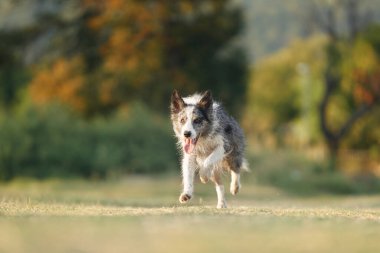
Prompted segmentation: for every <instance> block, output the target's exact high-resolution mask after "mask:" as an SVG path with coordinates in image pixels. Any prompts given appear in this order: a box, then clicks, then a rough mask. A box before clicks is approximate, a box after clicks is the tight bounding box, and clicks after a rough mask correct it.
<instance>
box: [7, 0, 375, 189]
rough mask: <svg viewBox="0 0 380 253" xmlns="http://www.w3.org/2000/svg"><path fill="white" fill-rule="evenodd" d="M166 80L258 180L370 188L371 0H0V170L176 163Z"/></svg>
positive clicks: (21, 172)
mask: <svg viewBox="0 0 380 253" xmlns="http://www.w3.org/2000/svg"><path fill="white" fill-rule="evenodd" d="M173 89H178V90H179V91H180V92H181V93H182V94H183V95H189V94H191V93H194V92H196V91H203V90H206V89H210V90H212V92H213V96H214V97H215V98H216V99H217V100H219V101H222V102H223V104H224V106H225V107H226V108H227V110H228V111H229V112H230V113H231V114H232V115H234V116H235V117H236V118H237V119H238V120H239V121H240V122H241V124H242V126H243V128H244V130H245V132H246V135H247V142H248V151H247V155H248V157H249V160H250V161H251V170H252V174H253V175H254V177H255V180H256V181H257V182H259V183H264V184H272V185H275V186H276V187H280V188H283V189H285V190H289V191H294V192H300V190H301V192H308V191H310V192H313V191H329V192H337V193H362V192H379V191H380V127H379V126H380V106H379V105H380V0H362V1H355V0H320V1H317V0H315V1H314V0H307V1H305V0H287V1H283V0H231V1H227V0H202V1H201V0H178V1H170V0H139V1H137V0H107V1H106V0H103V1H101V0H66V1H63V0H2V1H1V2H0V180H1V181H2V182H6V181H9V180H12V179H15V178H24V177H27V178H29V177H32V178H37V179H44V178H57V177H58V178H73V177H74V178H77V177H80V178H86V179H91V180H102V179H107V178H115V177H119V176H128V175H131V174H158V173H170V172H173V173H178V172H179V162H178V158H179V156H178V152H177V150H176V147H175V142H176V140H175V138H174V136H173V132H172V129H171V123H170V120H169V110H168V108H169V101H170V94H171V92H172V90H173Z"/></svg>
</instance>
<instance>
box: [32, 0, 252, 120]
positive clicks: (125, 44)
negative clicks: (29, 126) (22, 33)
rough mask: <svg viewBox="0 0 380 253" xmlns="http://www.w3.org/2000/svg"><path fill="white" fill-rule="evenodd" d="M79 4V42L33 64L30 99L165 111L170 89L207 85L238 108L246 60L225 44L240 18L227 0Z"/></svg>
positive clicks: (88, 107) (93, 108) (86, 109)
mask: <svg viewBox="0 0 380 253" xmlns="http://www.w3.org/2000/svg"><path fill="white" fill-rule="evenodd" d="M82 8H83V10H84V14H83V15H82V16H81V19H80V22H79V23H80V29H79V30H80V31H81V32H80V33H77V34H76V35H77V36H79V37H80V39H79V40H78V41H82V46H78V48H77V50H74V52H73V51H69V52H68V53H66V54H64V55H61V56H60V58H58V59H56V60H55V61H53V63H52V64H45V65H42V67H37V68H36V71H35V75H34V78H33V80H32V82H31V85H30V89H31V93H32V96H33V99H34V100H35V101H37V102H39V103H45V102H47V101H48V100H54V99H58V100H59V101H61V102H63V103H68V104H70V105H73V106H74V108H76V109H77V110H79V111H81V112H82V113H84V114H87V115H93V114H96V113H103V114H104V113H108V112H110V111H112V110H114V109H116V108H118V107H119V106H121V105H123V104H128V103H130V101H131V100H134V99H140V100H144V102H146V103H147V104H149V105H150V106H153V107H155V108H156V109H158V110H166V108H167V97H168V95H169V94H170V92H171V90H172V89H173V88H178V89H180V90H183V93H190V92H194V91H197V90H204V89H206V88H211V89H212V90H213V91H214V92H215V93H216V95H217V96H218V97H221V99H223V100H224V101H226V104H227V106H228V107H229V108H232V109H237V108H239V107H241V106H242V103H241V102H240V101H241V99H242V98H243V97H244V92H245V85H246V84H245V81H246V80H245V59H244V57H243V54H242V53H241V50H240V47H236V46H234V44H233V43H232V41H233V39H234V38H235V37H236V36H237V35H238V33H239V32H240V30H241V28H242V18H241V10H240V9H238V8H236V7H233V6H232V5H231V4H230V3H229V1H227V0H222V1H220V0H208V1H189V0H181V1H169V0H166V1H158V0H155V1H153V0H152V1H136V0H124V1H119V0H110V1H95V0H86V1H83V6H82ZM77 25H78V22H77ZM89 40H92V42H91V43H92V45H93V46H92V50H88V48H86V47H85V46H86V45H87V44H88V43H85V42H86V41H89ZM94 45H95V46H96V47H95V50H93V49H94V48H93V47H94ZM60 69H61V70H60ZM63 69H65V70H63ZM49 77H50V78H49ZM239 98H240V99H239ZM236 101H239V102H236Z"/></svg>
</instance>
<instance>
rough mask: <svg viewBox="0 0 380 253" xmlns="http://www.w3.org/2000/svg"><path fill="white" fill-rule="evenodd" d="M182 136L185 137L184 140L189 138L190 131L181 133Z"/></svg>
mask: <svg viewBox="0 0 380 253" xmlns="http://www.w3.org/2000/svg"><path fill="white" fill-rule="evenodd" d="M183 135H184V136H185V137H186V138H189V137H190V136H191V132H190V131H185V132H184V133H183Z"/></svg>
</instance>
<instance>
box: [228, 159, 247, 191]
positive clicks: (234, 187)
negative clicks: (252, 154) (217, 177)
mask: <svg viewBox="0 0 380 253" xmlns="http://www.w3.org/2000/svg"><path fill="white" fill-rule="evenodd" d="M227 164H228V168H229V170H230V171H231V184H230V192H231V194H232V195H236V194H237V193H238V192H239V190H240V188H241V184H240V171H241V167H242V165H243V161H241V160H240V159H229V160H228V161H227Z"/></svg>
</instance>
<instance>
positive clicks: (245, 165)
mask: <svg viewBox="0 0 380 253" xmlns="http://www.w3.org/2000/svg"><path fill="white" fill-rule="evenodd" d="M241 170H242V171H245V172H251V170H250V169H249V163H248V161H247V159H245V158H243V163H242V165H241Z"/></svg>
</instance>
